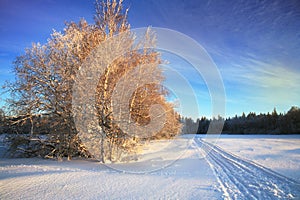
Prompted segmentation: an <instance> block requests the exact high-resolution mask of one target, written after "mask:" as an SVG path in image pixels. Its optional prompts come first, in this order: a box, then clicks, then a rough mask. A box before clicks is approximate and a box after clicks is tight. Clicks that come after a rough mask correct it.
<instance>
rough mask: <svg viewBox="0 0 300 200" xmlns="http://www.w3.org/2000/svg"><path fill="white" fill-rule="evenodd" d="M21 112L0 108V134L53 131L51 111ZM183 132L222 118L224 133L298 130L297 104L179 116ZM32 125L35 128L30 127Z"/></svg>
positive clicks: (203, 127) (204, 129)
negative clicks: (284, 110) (225, 114)
mask: <svg viewBox="0 0 300 200" xmlns="http://www.w3.org/2000/svg"><path fill="white" fill-rule="evenodd" d="M23 118H24V116H20V117H8V116H5V115H4V112H1V110H0V134H1V133H7V134H13V133H17V134H18V133H19V134H20V133H22V134H30V133H31V132H34V133H35V134H49V133H50V132H51V131H53V130H52V129H53V127H54V126H53V123H54V121H55V119H54V118H53V116H51V115H44V116H43V115H38V116H34V118H33V119H32V121H30V120H29V119H27V120H25V121H24V120H22V119H23ZM180 120H181V123H182V124H183V128H182V133H184V134H195V133H196V134H206V133H207V130H208V127H209V124H210V123H211V122H212V121H213V120H218V121H223V120H224V121H225V123H224V127H223V131H222V133H223V134H300V108H298V107H296V106H293V107H291V109H290V110H289V111H288V112H287V113H285V114H282V113H279V114H278V113H277V111H276V109H275V108H274V110H273V111H272V112H271V113H267V114H256V113H254V112H250V113H249V114H247V115H246V114H245V113H243V114H242V115H241V116H237V115H236V116H235V117H232V118H227V119H223V118H221V117H219V118H217V119H216V118H214V119H207V118H206V117H202V118H201V119H197V120H196V121H194V120H193V119H192V118H187V117H181V118H180ZM33 127H34V130H32V129H33Z"/></svg>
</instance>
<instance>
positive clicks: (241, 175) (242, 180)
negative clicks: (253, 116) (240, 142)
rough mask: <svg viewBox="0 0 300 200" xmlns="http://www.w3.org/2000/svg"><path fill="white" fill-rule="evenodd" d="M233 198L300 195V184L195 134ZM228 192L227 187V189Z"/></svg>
mask: <svg viewBox="0 0 300 200" xmlns="http://www.w3.org/2000/svg"><path fill="white" fill-rule="evenodd" d="M195 142H196V143H197V144H198V147H199V148H202V149H203V151H204V152H205V153H206V156H205V159H206V160H207V161H208V162H210V163H211V164H210V166H211V168H212V170H214V171H215V174H216V175H217V176H218V179H219V180H220V181H221V182H222V185H224V186H226V187H227V188H226V189H227V191H226V193H228V194H229V198H230V199H264V200H272V199H300V184H299V183H298V182H296V181H294V180H292V179H290V178H287V177H285V176H283V175H280V174H278V173H276V172H274V171H272V170H270V169H267V168H265V167H263V166H261V165H259V164H256V163H254V162H251V161H247V160H244V159H242V158H240V157H238V156H235V155H233V154H231V153H228V152H226V151H224V150H223V149H221V148H220V147H218V146H216V145H213V144H210V143H208V142H206V141H203V140H202V139H201V138H195ZM224 192H225V191H224Z"/></svg>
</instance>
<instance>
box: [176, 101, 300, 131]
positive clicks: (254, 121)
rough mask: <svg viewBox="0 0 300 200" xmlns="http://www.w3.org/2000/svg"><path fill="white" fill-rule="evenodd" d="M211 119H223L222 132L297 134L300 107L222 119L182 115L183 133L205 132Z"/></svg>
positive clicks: (299, 126)
mask: <svg viewBox="0 0 300 200" xmlns="http://www.w3.org/2000/svg"><path fill="white" fill-rule="evenodd" d="M213 120H220V121H221V120H224V122H225V123H224V127H223V130H222V134H299V133H300V109H299V108H298V107H296V106H293V107H291V108H290V110H289V111H288V112H287V113H285V114H282V113H279V114H278V113H277V111H276V109H275V108H274V110H273V112H271V113H267V114H262V113H260V114H256V113H254V112H250V113H249V114H247V115H246V114H245V113H243V114H242V115H241V116H237V115H236V116H235V117H232V118H230V117H229V118H227V119H223V118H221V117H219V118H213V119H207V118H206V117H202V118H201V119H197V120H196V121H194V120H193V119H192V118H187V117H182V118H181V121H182V123H183V124H184V126H183V130H182V132H183V133H187V134H195V133H196V134H206V133H207V130H208V127H209V124H210V123H211V121H213Z"/></svg>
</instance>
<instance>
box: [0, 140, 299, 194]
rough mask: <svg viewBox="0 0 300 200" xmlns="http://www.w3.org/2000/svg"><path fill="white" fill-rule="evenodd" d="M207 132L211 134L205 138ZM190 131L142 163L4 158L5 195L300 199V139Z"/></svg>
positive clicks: (151, 149) (0, 170)
mask: <svg viewBox="0 0 300 200" xmlns="http://www.w3.org/2000/svg"><path fill="white" fill-rule="evenodd" d="M203 137H204V138H203ZM214 142H215V139H205V136H196V137H194V136H193V135H185V136H182V137H180V138H178V139H176V140H174V141H159V142H153V143H151V144H149V145H148V146H146V147H145V149H144V153H143V155H140V157H139V159H138V161H135V162H131V163H124V164H106V165H103V164H99V163H98V162H96V161H93V160H73V161H65V162H57V161H53V160H44V159H37V158H34V159H1V160H0V199H299V198H300V185H299V182H300V154H299V153H300V152H299V151H300V136H299V135H294V136H236V135H235V136H221V138H220V139H219V140H218V142H217V143H214Z"/></svg>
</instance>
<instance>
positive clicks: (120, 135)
mask: <svg viewBox="0 0 300 200" xmlns="http://www.w3.org/2000/svg"><path fill="white" fill-rule="evenodd" d="M95 8H96V13H95V16H94V22H95V23H94V24H88V23H87V21H85V20H84V19H81V20H80V22H79V23H75V22H70V23H67V24H66V27H65V28H64V30H63V32H57V31H54V32H53V33H52V34H51V37H50V38H49V39H48V42H47V43H46V44H44V45H41V44H39V43H37V44H33V45H32V47H31V48H28V49H26V51H25V54H24V55H22V56H19V57H17V59H16V61H15V62H14V72H15V75H16V80H15V82H13V83H11V84H9V85H8V86H7V87H8V88H9V89H10V92H11V94H12V98H11V99H10V100H9V104H10V108H11V109H10V111H11V112H12V113H14V114H15V115H17V116H22V118H21V119H22V120H24V121H26V120H28V119H31V120H33V119H35V117H34V116H35V115H38V114H39V115H40V114H42V115H44V116H46V115H47V116H49V117H48V118H47V119H48V123H49V124H51V125H50V126H49V127H51V128H50V130H49V131H48V132H49V135H48V139H47V140H46V141H42V140H38V141H39V145H38V146H39V148H40V149H41V151H40V152H41V153H40V156H43V157H55V158H62V157H68V158H69V159H70V158H71V157H73V156H91V155H90V154H89V152H88V150H87V149H86V148H85V146H84V145H83V144H82V143H81V141H80V138H79V137H78V135H77V130H76V126H75V124H74V120H73V113H72V87H73V85H74V81H75V78H76V73H77V71H78V70H79V68H80V66H81V65H82V63H83V62H84V61H85V59H86V58H87V57H88V56H89V54H90V53H91V52H92V51H93V50H94V49H95V48H97V46H98V45H101V44H102V43H103V42H105V41H107V40H108V39H110V38H111V37H113V36H115V35H117V34H121V33H124V32H128V33H129V34H128V36H127V37H128V38H127V41H128V44H129V45H128V53H126V54H125V55H123V56H121V57H119V58H116V59H115V60H114V62H113V63H111V64H110V65H109V66H107V68H106V69H105V73H104V74H103V75H102V76H101V77H99V83H98V87H97V101H96V107H97V115H98V120H99V126H100V127H101V129H102V131H103V133H104V134H105V138H103V139H102V141H101V144H102V145H101V148H102V150H101V151H102V154H101V161H103V162H104V161H105V160H111V161H116V160H120V154H121V153H122V152H128V151H134V150H135V147H136V146H138V145H137V143H141V142H142V140H141V139H139V138H138V137H137V138H135V137H128V135H126V134H125V133H124V132H123V131H122V129H121V128H120V127H119V126H118V124H117V123H116V121H115V116H113V115H112V106H111V101H112V92H113V90H114V87H115V86H116V83H117V82H118V81H119V80H120V78H121V77H122V76H123V75H124V74H126V73H127V72H128V71H130V70H132V69H134V68H136V67H137V66H139V65H141V64H148V63H149V64H151V65H149V66H151V68H150V69H147V70H150V71H151V70H153V71H155V72H156V74H157V76H156V77H154V78H155V80H156V81H155V83H151V84H146V85H143V86H140V87H139V88H137V89H136V90H135V92H134V93H133V94H132V97H131V99H130V101H129V102H128V106H130V114H131V118H132V119H133V120H134V121H135V122H136V123H137V124H139V125H141V126H142V125H145V124H147V123H149V120H150V118H149V109H150V105H151V104H153V103H157V104H160V105H162V106H163V107H164V109H165V110H166V113H165V114H166V118H167V120H166V123H165V126H164V127H163V129H162V130H161V131H160V132H159V133H157V134H156V135H154V136H153V137H151V138H150V139H158V138H170V137H173V136H174V135H176V134H178V133H179V131H180V122H179V116H178V115H177V113H176V112H175V111H174V109H173V105H172V104H170V103H168V102H167V101H166V98H165V96H166V95H167V91H166V90H165V89H164V88H163V87H162V86H161V85H160V83H161V82H162V81H163V76H162V72H161V70H160V69H159V64H160V63H161V60H160V55H159V53H158V52H156V51H155V50H153V48H154V47H155V35H154V33H152V32H151V31H150V30H149V31H147V32H146V33H145V37H144V39H143V42H142V43H139V44H135V43H134V35H133V34H132V33H130V25H129V23H128V21H127V12H128V10H125V11H124V10H123V8H122V0H120V1H119V2H117V1H116V0H112V1H111V0H107V1H103V2H99V1H96V3H95ZM149 46H150V47H153V48H149ZM31 124H34V122H33V121H32V123H31ZM33 135H34V128H33V126H32V131H31V134H30V137H28V140H29V141H32V137H33ZM34 141H37V139H36V138H35V139H34ZM46 146H47V149H45V147H46ZM104 150H105V151H104Z"/></svg>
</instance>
